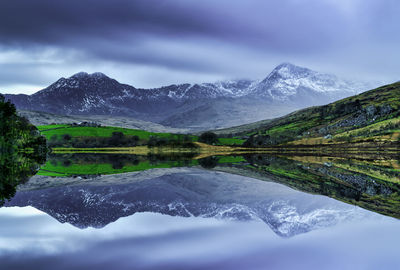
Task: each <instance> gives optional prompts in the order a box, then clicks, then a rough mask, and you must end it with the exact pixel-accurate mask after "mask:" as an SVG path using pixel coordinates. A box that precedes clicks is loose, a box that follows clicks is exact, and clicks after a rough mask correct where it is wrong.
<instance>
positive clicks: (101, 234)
mask: <svg viewBox="0 0 400 270" xmlns="http://www.w3.org/2000/svg"><path fill="white" fill-rule="evenodd" d="M397 165H398V163H396V160H395V159H390V158H388V157H385V158H383V159H377V158H376V157H374V158H373V159H368V158H365V157H363V158H359V159H357V160H354V159H351V160H350V159H342V158H339V159H338V158H333V157H329V158H327V157H290V158H289V157H270V156H245V157H223V158H221V157H211V158H208V159H207V160H196V159H193V158H192V157H185V158H182V157H179V158H176V157H175V158H168V159H165V158H157V159H156V158H154V157H146V158H145V159H144V158H143V157H132V156H106V155H104V156H96V157H94V156H85V155H75V156H73V155H69V156H54V157H51V158H50V159H49V160H48V161H47V163H46V164H45V165H44V166H42V167H41V168H42V169H41V170H40V171H39V172H38V173H37V174H36V175H35V176H33V177H31V178H30V179H29V180H28V181H22V182H21V183H20V184H19V185H18V187H17V192H16V194H15V195H14V196H11V197H12V198H11V199H10V200H5V204H4V206H3V207H2V208H0V224H1V227H0V262H1V263H0V269H399V268H400V256H398V243H400V223H399V220H398V219H397V218H398V217H399V212H400V209H399V208H398V203H399V200H398V199H397V196H398V195H397V194H398V185H397V183H396V179H398V178H397V177H398V175H397V171H396V167H397ZM383 180H384V181H383Z"/></svg>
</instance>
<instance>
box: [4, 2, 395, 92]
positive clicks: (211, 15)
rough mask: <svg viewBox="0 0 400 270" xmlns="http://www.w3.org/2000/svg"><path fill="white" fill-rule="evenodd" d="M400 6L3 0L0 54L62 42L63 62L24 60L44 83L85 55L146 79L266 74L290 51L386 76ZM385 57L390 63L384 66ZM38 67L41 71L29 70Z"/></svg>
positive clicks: (76, 66)
mask: <svg viewBox="0 0 400 270" xmlns="http://www.w3.org/2000/svg"><path fill="white" fill-rule="evenodd" d="M399 7H400V5H399V3H398V1H395V0H363V1H362V0H352V1H349V0H279V1H278V0H276V1H265V0H243V1H233V0H219V1H215V0H202V1H197V0H169V1H168V0H163V1H162V0H143V1H129V0H110V1H104V0H70V1H54V0H35V1H32V0H13V1H1V2H0V64H9V63H7V61H11V62H12V61H13V59H12V58H7V57H3V60H2V58H1V57H2V56H1V53H2V52H6V51H10V50H11V51H17V52H20V53H21V54H24V55H25V56H26V58H29V57H30V56H31V55H34V54H36V53H37V51H43V52H46V51H47V50H56V51H57V52H58V55H57V56H54V57H53V58H52V59H53V60H54V59H55V60H57V61H58V60H60V63H59V65H58V67H56V66H53V65H49V68H48V69H47V71H46V68H45V67H43V66H42V64H41V63H40V64H38V65H39V66H38V69H35V68H34V67H32V66H29V65H28V66H26V65H25V64H24V63H18V64H19V65H20V66H21V71H25V70H26V73H25V72H20V73H19V74H18V76H19V78H20V80H19V81H18V83H21V82H25V83H27V84H34V83H35V84H38V83H39V84H43V86H46V85H47V84H49V83H51V81H46V82H45V81H44V78H47V80H50V79H51V80H54V79H56V78H57V77H60V76H66V75H70V74H69V73H70V72H77V71H80V70H83V69H85V70H86V69H88V64H91V65H92V66H93V67H95V68H96V67H97V68H99V71H103V72H111V73H113V74H119V73H121V69H119V70H118V68H117V66H118V65H120V66H124V69H125V70H126V69H131V70H132V73H133V74H138V72H139V71H138V70H137V69H138V68H139V69H140V68H143V67H145V68H146V71H143V70H140V72H142V73H141V74H142V75H141V77H140V76H136V77H135V76H134V75H129V76H128V75H126V76H121V77H120V79H122V80H123V81H124V82H126V83H131V84H134V85H136V86H142V87H148V86H150V85H151V86H160V85H163V84H167V83H179V82H186V81H185V79H184V78H185V76H186V75H187V74H188V73H190V78H198V80H208V79H210V78H218V79H226V78H234V77H251V78H262V77H263V76H266V75H267V73H268V72H269V71H270V70H271V68H273V67H274V65H276V64H279V62H284V61H290V62H295V63H297V64H300V65H306V66H309V67H311V68H314V69H321V70H322V71H329V72H334V73H336V72H339V75H341V74H340V72H342V73H349V71H350V73H352V74H358V73H361V74H364V73H365V74H383V75H387V76H389V75H388V74H389V73H390V72H391V74H394V72H393V70H394V69H396V68H400V66H399V64H398V63H400V59H399V58H400V54H399V53H398V52H397V51H398V50H397V49H396V48H397V47H398V44H399V42H400V36H399V35H397V32H398V29H397V28H398V25H399V24H400V19H399V16H397V14H398V13H399V12H400V10H399ZM64 55H68V57H70V56H71V55H72V58H68V59H65V56H64ZM74 57H75V58H74ZM14 62H15V61H14ZM382 65H385V66H387V67H388V69H389V71H385V72H383V71H382V70H381V71H379V68H381V67H382ZM101 67H103V68H104V69H100V68H101ZM378 67H379V68H378ZM148 68H149V69H148ZM151 68H154V70H151ZM89 69H90V67H89ZM37 70H41V72H42V73H43V74H42V75H38V78H41V80H39V79H37V78H36V79H35V78H33V77H32V76H30V75H29V74H27V73H29V72H30V73H33V72H37ZM56 70H58V73H57V74H56V72H55V71H56ZM11 71H12V69H10V70H9V71H8V72H5V71H1V70H0V73H2V74H0V78H2V79H4V80H3V81H2V83H3V85H4V83H9V84H12V83H14V82H15V80H14V79H13V77H14V76H11V77H9V76H8V75H7V74H9V73H10V72H11ZM86 71H88V70H86ZM137 71H138V72H137ZM140 72H139V73H140ZM145 72H147V75H145V74H144V73H145ZM65 73H68V74H65ZM155 73H157V74H158V75H154V74H155ZM50 74H52V75H50ZM150 75H151V76H150ZM365 76H366V75H364V77H365ZM150 77H152V79H151V80H149V79H144V78H150ZM156 77H159V78H164V79H162V80H161V79H160V81H157V80H156V79H155V78H156ZM181 77H184V78H183V79H182V78H181ZM392 77H393V76H392ZM392 77H391V78H392ZM165 78H171V80H168V81H165ZM176 78H178V80H180V81H177V80H176ZM142 80H143V81H142ZM1 86H2V85H1V84H0V88H1Z"/></svg>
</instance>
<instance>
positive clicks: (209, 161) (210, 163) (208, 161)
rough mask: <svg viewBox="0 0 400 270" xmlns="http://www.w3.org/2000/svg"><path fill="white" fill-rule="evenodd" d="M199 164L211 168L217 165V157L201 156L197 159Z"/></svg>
mask: <svg viewBox="0 0 400 270" xmlns="http://www.w3.org/2000/svg"><path fill="white" fill-rule="evenodd" d="M199 164H200V166H201V167H203V168H205V169H212V168H214V167H215V166H217V165H218V158H217V157H214V156H212V157H206V158H202V159H199Z"/></svg>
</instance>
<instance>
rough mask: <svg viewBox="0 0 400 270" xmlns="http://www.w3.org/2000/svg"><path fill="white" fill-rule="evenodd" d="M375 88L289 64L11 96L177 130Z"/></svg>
mask: <svg viewBox="0 0 400 270" xmlns="http://www.w3.org/2000/svg"><path fill="white" fill-rule="evenodd" d="M375 86H378V85H373V84H366V83H355V82H350V81H346V80H341V79H338V78H337V77H336V76H334V75H329V74H322V73H318V72H316V71H312V70H310V69H307V68H303V67H298V66H295V65H292V64H289V63H284V64H281V65H279V66H277V67H276V68H275V69H274V70H273V71H272V72H271V73H270V74H269V75H268V76H267V77H266V78H265V79H263V80H261V81H252V80H234V81H225V82H216V83H202V84H179V85H170V86H165V87H161V88H154V89H138V88H135V87H133V86H130V85H127V84H121V83H119V82H118V81H116V80H114V79H111V78H109V77H107V76H106V75H104V74H102V73H99V72H97V73H93V74H88V73H85V72H80V73H77V74H75V75H73V76H71V77H69V78H61V79H59V80H58V81H56V82H55V83H53V84H51V85H50V86H49V87H47V88H45V89H43V90H41V91H39V92H37V93H35V94H33V95H30V96H29V95H6V97H7V98H8V99H10V100H11V101H12V102H13V103H14V104H15V105H16V106H17V108H18V109H22V110H33V111H43V112H49V113H55V114H61V115H117V116H129V117H135V118H138V119H141V120H147V121H153V122H157V123H163V124H166V125H169V126H172V127H184V126H185V127H186V126H187V127H191V128H198V129H209V128H217V127H226V126H229V125H238V124H244V123H248V122H252V121H258V120H262V119H266V118H271V117H277V116H282V115H284V114H286V113H289V112H291V111H292V110H294V109H300V108H304V107H307V106H311V105H321V104H324V103H328V102H331V101H334V100H336V99H339V98H344V97H347V96H351V95H354V94H357V93H359V92H361V91H365V90H369V89H371V88H373V87H375ZM283 104H284V105H285V106H282V105H283ZM183 116H184V117H183Z"/></svg>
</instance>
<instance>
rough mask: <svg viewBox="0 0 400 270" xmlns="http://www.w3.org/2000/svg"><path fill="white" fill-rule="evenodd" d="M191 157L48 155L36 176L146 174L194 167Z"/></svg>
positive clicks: (188, 154) (183, 155)
mask: <svg viewBox="0 0 400 270" xmlns="http://www.w3.org/2000/svg"><path fill="white" fill-rule="evenodd" d="M192 157H193V154H191V153H182V154H180V155H150V154H149V155H146V156H142V155H140V156H138V155H123V154H64V155H60V154H57V155H51V156H50V157H49V159H48V161H47V163H46V164H45V165H44V166H42V167H41V169H40V171H39V173H38V174H39V175H45V176H55V177H65V176H91V175H107V174H119V173H127V172H136V171H145V170H149V169H155V168H172V167H187V166H193V165H196V164H197V161H196V160H193V159H192Z"/></svg>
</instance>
